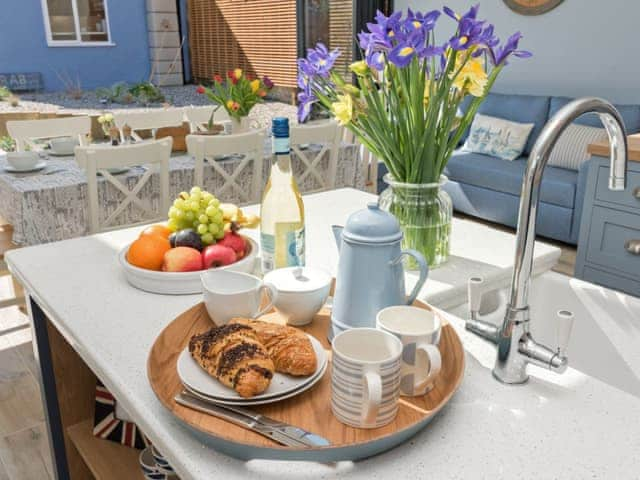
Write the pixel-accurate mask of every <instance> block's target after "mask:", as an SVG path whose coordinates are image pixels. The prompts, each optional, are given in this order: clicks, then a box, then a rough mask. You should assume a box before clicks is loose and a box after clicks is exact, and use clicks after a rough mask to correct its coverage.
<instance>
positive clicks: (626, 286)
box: [582, 266, 640, 297]
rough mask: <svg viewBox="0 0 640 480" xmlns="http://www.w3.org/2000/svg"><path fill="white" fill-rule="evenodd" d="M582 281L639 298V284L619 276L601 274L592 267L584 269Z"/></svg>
mask: <svg viewBox="0 0 640 480" xmlns="http://www.w3.org/2000/svg"><path fill="white" fill-rule="evenodd" d="M582 279H583V280H586V281H587V282H591V283H595V284H597V285H602V286H603V287H607V288H613V289H614V290H619V291H621V292H624V293H628V294H630V295H634V296H636V297H640V282H635V281H633V280H630V279H628V278H626V277H621V276H620V275H616V274H612V273H608V272H603V271H602V270H598V269H597V268H593V267H588V266H587V267H584V272H583V275H582Z"/></svg>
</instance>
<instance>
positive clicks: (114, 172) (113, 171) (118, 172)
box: [98, 167, 131, 176]
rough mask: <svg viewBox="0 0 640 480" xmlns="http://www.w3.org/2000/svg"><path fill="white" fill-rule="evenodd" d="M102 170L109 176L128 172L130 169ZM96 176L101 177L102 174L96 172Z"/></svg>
mask: <svg viewBox="0 0 640 480" xmlns="http://www.w3.org/2000/svg"><path fill="white" fill-rule="evenodd" d="M103 170H106V171H107V172H109V173H110V174H111V175H120V174H122V173H126V172H128V171H129V170H131V169H130V168H128V167H120V168H104V169H103ZM98 175H100V176H102V174H101V173H100V172H98Z"/></svg>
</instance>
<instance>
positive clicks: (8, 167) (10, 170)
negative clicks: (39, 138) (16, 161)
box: [4, 160, 47, 173]
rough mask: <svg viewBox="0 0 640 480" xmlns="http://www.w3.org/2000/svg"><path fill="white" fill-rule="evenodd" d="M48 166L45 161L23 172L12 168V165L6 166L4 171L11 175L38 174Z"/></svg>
mask: <svg viewBox="0 0 640 480" xmlns="http://www.w3.org/2000/svg"><path fill="white" fill-rule="evenodd" d="M46 166H47V162H45V161H44V160H40V161H39V162H38V163H36V164H35V165H34V166H33V167H31V168H27V169H23V170H21V169H19V168H15V167H12V166H11V165H5V167H4V169H5V171H7V172H9V173H29V172H38V171H40V170H42V169H43V168H44V167H46Z"/></svg>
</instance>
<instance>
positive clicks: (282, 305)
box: [264, 267, 332, 326]
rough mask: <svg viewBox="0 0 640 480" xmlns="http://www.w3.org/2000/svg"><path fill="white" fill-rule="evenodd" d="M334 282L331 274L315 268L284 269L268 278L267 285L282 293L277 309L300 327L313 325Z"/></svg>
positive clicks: (278, 298)
mask: <svg viewBox="0 0 640 480" xmlns="http://www.w3.org/2000/svg"><path fill="white" fill-rule="evenodd" d="M298 275H300V276H298ZM331 282H332V278H331V275H330V274H329V273H328V272H326V271H324V270H322V269H319V268H312V267H288V268H280V269H278V270H273V271H271V272H269V273H267V274H266V275H265V276H264V283H265V284H268V285H272V286H273V287H275V289H276V290H277V291H278V295H277V297H276V301H275V302H274V305H275V307H276V309H277V310H278V311H279V312H280V313H282V314H283V315H284V316H286V317H287V323H288V324H289V325H296V326H300V325H307V324H309V323H311V321H312V320H313V317H314V316H315V315H316V313H318V312H319V311H320V309H321V308H322V306H323V305H324V303H325V302H326V301H327V297H328V296H329V291H330V290H331Z"/></svg>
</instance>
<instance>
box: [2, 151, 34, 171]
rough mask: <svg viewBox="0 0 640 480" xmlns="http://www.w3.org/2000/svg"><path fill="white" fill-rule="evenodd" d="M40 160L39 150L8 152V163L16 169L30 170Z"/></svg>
mask: <svg viewBox="0 0 640 480" xmlns="http://www.w3.org/2000/svg"><path fill="white" fill-rule="evenodd" d="M39 161H40V156H39V155H38V152H32V151H27V152H9V153H7V163H8V164H9V165H10V166H12V167H13V168H15V169H16V170H30V169H32V168H34V167H35V166H36V165H37V164H38V162H39Z"/></svg>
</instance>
